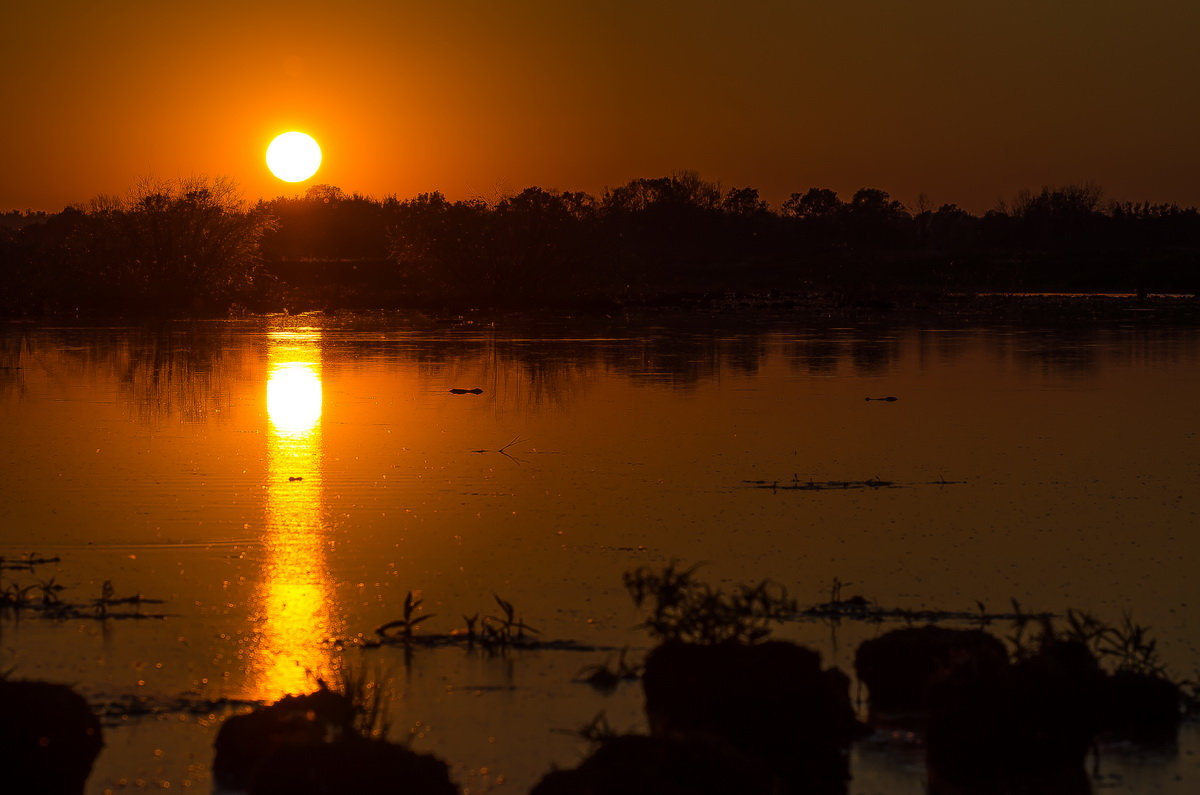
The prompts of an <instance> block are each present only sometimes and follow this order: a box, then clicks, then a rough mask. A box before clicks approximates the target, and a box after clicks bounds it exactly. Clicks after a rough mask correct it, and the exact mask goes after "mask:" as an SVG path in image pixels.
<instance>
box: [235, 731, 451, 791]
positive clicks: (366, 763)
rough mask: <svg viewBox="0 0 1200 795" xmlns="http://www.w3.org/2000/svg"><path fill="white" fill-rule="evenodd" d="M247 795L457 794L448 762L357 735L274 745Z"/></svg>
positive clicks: (259, 767) (393, 744)
mask: <svg viewBox="0 0 1200 795" xmlns="http://www.w3.org/2000/svg"><path fill="white" fill-rule="evenodd" d="M247 793H248V795H343V793H364V795H366V794H368V793H369V795H391V794H392V793H394V794H395V795H458V787H456V786H454V784H453V783H452V782H451V781H450V772H449V769H448V768H447V767H446V763H445V762H442V761H441V760H440V759H437V758H435V757H434V756H432V755H430V754H418V753H416V752H415V751H410V750H409V749H408V748H405V747H404V746H402V745H397V744H396V743H389V742H384V741H382V740H364V739H360V738H356V737H351V738H348V739H343V740H339V741H337V742H333V743H318V744H315V745H288V746H283V747H280V748H277V749H275V750H274V751H273V752H272V753H271V754H270V755H269V756H268V757H267V758H266V759H264V760H263V761H262V763H261V764H260V765H259V766H258V767H257V768H256V769H255V771H254V773H253V775H252V776H251V780H250V786H249V787H248V789H247Z"/></svg>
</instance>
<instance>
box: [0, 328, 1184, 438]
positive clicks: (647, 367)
mask: <svg viewBox="0 0 1200 795" xmlns="http://www.w3.org/2000/svg"><path fill="white" fill-rule="evenodd" d="M326 320H328V322H327V323H325V325H326V326H327V328H328V331H329V333H327V335H326V338H325V343H324V345H325V346H326V351H325V354H324V357H325V359H326V361H328V362H329V363H331V364H333V363H335V362H341V363H343V364H345V365H348V366H349V367H350V368H356V367H361V366H369V367H380V366H384V367H386V366H387V365H388V364H393V365H399V366H405V367H408V368H414V367H415V369H416V371H417V373H418V374H419V375H420V376H421V380H422V381H424V382H426V384H427V385H429V386H430V388H435V385H436V388H441V387H442V386H445V387H446V388H450V387H465V388H473V387H482V388H483V389H485V390H486V391H487V392H488V393H489V394H492V395H496V396H497V397H498V404H499V406H500V407H501V408H503V407H520V408H535V409H542V408H554V409H558V410H562V409H566V408H568V407H570V405H571V404H572V403H573V402H574V401H575V400H576V399H577V397H578V396H579V395H581V394H583V393H585V392H586V390H588V389H589V388H590V387H591V386H592V385H593V384H595V383H597V381H598V379H601V378H603V377H610V376H614V375H615V376H620V377H623V378H625V379H627V380H628V382H629V383H632V384H634V385H645V386H653V387H665V388H668V389H671V390H676V391H691V390H694V389H696V388H697V387H699V386H701V385H703V384H705V383H706V382H709V381H712V380H715V379H717V378H719V377H720V376H721V375H722V374H725V375H731V376H754V375H756V374H758V373H759V372H761V370H762V369H763V368H764V367H765V366H767V364H768V363H769V362H770V361H771V359H772V357H776V359H777V361H778V362H779V363H781V364H782V365H783V366H786V367H788V368H790V369H791V370H793V371H794V372H799V373H807V374H809V375H819V376H833V375H836V374H838V373H839V372H844V371H850V372H853V373H856V374H867V375H871V374H880V373H886V372H888V371H891V370H894V369H895V368H896V367H897V366H899V365H900V364H901V363H902V360H903V359H904V357H915V358H916V359H917V362H915V363H914V364H913V366H916V367H919V366H924V365H925V364H927V363H932V361H936V362H937V363H938V364H939V365H940V366H950V365H953V364H954V362H955V361H956V360H958V359H961V358H968V357H978V356H981V355H982V356H987V357H988V358H989V359H991V360H992V361H993V362H994V363H995V366H997V367H1004V366H1006V364H1005V363H1011V364H1012V365H1015V366H1016V367H1017V368H1018V369H1019V370H1021V371H1023V372H1041V373H1045V374H1052V375H1055V376H1058V377H1083V376H1086V375H1089V374H1092V373H1094V372H1095V371H1097V369H1098V368H1100V367H1102V366H1104V365H1111V366H1118V367H1136V366H1142V365H1155V364H1170V363H1173V362H1177V361H1180V360H1182V359H1185V358H1187V359H1189V360H1191V359H1194V358H1195V357H1196V356H1197V350H1198V344H1197V334H1196V330H1195V329H1186V328H1182V329H1170V328H1140V327H1136V328H1132V327H1131V328H1107V329H1099V328H1090V329H1081V328H1059V329H1040V330H1030V329H1008V330H997V329H959V330H944V329H943V330H938V331H923V330H918V329H904V328H892V327H882V326H880V327H874V328H872V327H859V328H854V329H850V328H827V329H818V328H805V329H802V330H796V329H787V328H783V327H780V326H775V327H769V328H764V327H755V328H751V329H749V330H747V329H746V328H745V327H741V328H739V327H737V326H736V325H732V324H730V325H727V326H725V327H721V328H711V327H710V328H703V329H701V328H697V327H695V326H692V327H686V326H684V327H682V328H679V327H675V326H672V327H664V326H643V327H638V326H634V325H620V326H617V325H609V326H605V325H590V326H588V325H582V324H578V323H575V324H542V325H527V326H520V325H516V324H514V325H512V326H510V327H506V328H499V329H494V328H483V327H481V328H479V329H477V330H475V329H470V330H463V329H461V328H445V327H440V328H439V327H436V326H435V327H425V328H421V329H412V328H398V325H399V323H398V322H395V321H392V322H388V321H380V320H366V321H364V320H363V319H357V320H353V321H350V322H347V321H345V320H343V319H336V318H334V319H325V318H309V319H306V320H305V322H306V323H313V324H314V325H316V324H321V323H323V322H324V321H326ZM339 324H341V328H340V329H339ZM265 329H266V325H265V322H249V323H232V324H226V323H211V324H197V325H188V326H184V325H179V324H172V325H167V326H164V327H161V328H145V329H79V330H70V329H64V330H54V331H49V330H47V331H37V330H35V331H31V332H27V333H24V334H22V333H18V332H12V333H8V334H5V335H3V336H0V366H6V367H25V368H27V369H26V370H0V390H7V391H9V392H11V391H12V390H14V389H16V390H21V389H23V388H24V387H23V384H24V381H23V380H22V379H23V378H24V379H27V378H28V372H29V369H28V368H29V367H30V366H31V362H33V361H39V362H40V363H41V364H43V365H45V366H44V367H42V368H39V369H44V370H45V371H46V372H48V373H50V374H51V377H54V371H55V370H56V369H57V368H58V367H60V366H62V365H59V364H57V363H56V362H62V363H65V364H66V366H68V367H81V368H90V369H92V370H95V371H98V372H99V373H101V374H104V373H107V374H110V377H112V378H114V379H115V380H116V381H117V382H118V384H119V385H120V392H121V393H122V394H123V395H125V396H126V398H127V399H128V400H129V401H130V403H131V405H132V406H133V407H134V410H135V412H136V416H137V418H138V419H139V420H140V421H143V422H147V423H152V424H153V423H158V422H161V421H163V420H164V419H166V418H168V417H179V418H181V419H183V420H184V421H188V422H199V421H205V420H207V419H210V418H211V417H212V416H213V415H214V414H216V413H217V412H218V410H224V409H225V408H226V407H228V406H229V405H230V404H231V403H232V401H233V397H234V396H233V394H232V389H233V387H234V384H235V383H238V382H242V381H251V380H255V379H257V378H260V377H261V375H262V374H261V373H260V372H259V369H261V355H260V354H261V352H262V348H263V346H264V345H265V341H264V334H265ZM218 416H219V415H218Z"/></svg>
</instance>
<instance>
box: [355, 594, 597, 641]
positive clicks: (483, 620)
mask: <svg viewBox="0 0 1200 795" xmlns="http://www.w3.org/2000/svg"><path fill="white" fill-rule="evenodd" d="M492 599H493V600H494V601H495V603H496V605H497V606H498V607H499V608H500V611H499V614H488V615H482V613H481V611H477V612H475V613H474V614H472V615H469V616H468V615H464V616H463V621H464V622H465V623H466V627H465V628H460V629H456V630H453V631H452V632H449V633H441V632H429V633H423V634H417V633H415V632H414V631H413V630H414V629H415V627H416V625H417V624H419V623H421V622H422V621H425V620H426V619H427V618H433V616H432V615H429V616H417V615H415V613H416V611H417V609H418V608H419V607H420V605H421V600H419V599H414V598H413V596H412V592H411V591H410V592H409V593H408V595H407V596H406V597H405V600H404V607H403V615H402V617H401V618H398V619H396V620H394V621H389V622H387V623H386V624H381V625H380V626H379V627H377V628H376V629H375V635H376V637H375V638H373V639H365V638H363V636H361V635H359V636H358V637H357V638H346V639H340V640H337V641H335V643H336V644H337V645H338V646H342V647H344V646H348V645H353V646H359V647H361V648H364V649H375V648H379V647H381V646H398V645H399V646H404V647H405V649H407V650H411V649H413V648H418V647H440V646H461V647H463V648H466V649H482V650H483V651H485V652H487V653H489V654H497V653H504V652H507V651H508V650H509V649H557V650H561V651H604V650H608V649H606V648H605V647H601V646H590V645H587V644H583V643H578V642H576V641H573V640H538V639H535V638H533V637H531V635H540V634H541V632H540V630H538V629H535V628H534V627H532V626H530V625H529V624H528V623H526V622H525V619H524V617H522V616H521V614H520V613H519V612H518V611H517V609H516V608H515V607H514V606H513V604H512V602H509V601H508V600H506V599H504V598H503V597H501V596H500V595H499V594H496V593H493V594H492Z"/></svg>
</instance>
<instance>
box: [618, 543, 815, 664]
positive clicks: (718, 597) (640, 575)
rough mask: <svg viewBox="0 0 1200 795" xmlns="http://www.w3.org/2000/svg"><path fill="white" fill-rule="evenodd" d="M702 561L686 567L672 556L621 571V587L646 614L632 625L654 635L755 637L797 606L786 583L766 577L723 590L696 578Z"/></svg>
mask: <svg viewBox="0 0 1200 795" xmlns="http://www.w3.org/2000/svg"><path fill="white" fill-rule="evenodd" d="M701 565H702V564H696V565H694V566H691V567H689V568H686V569H681V568H679V562H678V561H672V562H671V563H669V564H668V565H667V566H666V567H664V568H663V569H662V570H661V571H655V570H653V569H650V568H649V567H646V566H641V567H638V568H636V569H632V570H630V571H627V572H625V574H624V575H623V576H622V579H623V582H624V584H625V589H626V590H627V591H628V592H629V595H630V597H631V598H632V599H633V602H634V605H636V606H637V607H638V608H643V607H645V608H648V610H649V615H648V616H647V618H646V620H645V621H643V622H642V623H641V624H639V625H638V628H639V629H644V630H646V631H647V632H649V634H650V636H651V637H653V638H655V639H656V640H658V641H682V642H684V643H697V644H704V645H713V644H717V643H757V642H758V641H761V640H763V639H765V638H767V637H768V636H769V635H770V634H771V631H772V627H773V626H774V625H775V624H778V623H780V622H782V621H783V620H784V619H785V618H788V617H790V616H792V615H794V614H795V613H796V612H797V606H796V602H795V600H793V599H791V598H789V597H788V593H787V589H786V588H785V587H784V586H782V585H779V584H778V583H775V582H773V581H771V580H762V581H760V582H759V583H758V584H756V585H745V584H738V585H735V586H733V587H732V588H731V589H730V590H729V591H726V590H724V589H721V588H714V587H712V586H711V585H709V584H707V583H705V582H702V581H700V580H699V579H698V578H696V576H695V574H696V571H697V570H698V569H699V568H700V566H701Z"/></svg>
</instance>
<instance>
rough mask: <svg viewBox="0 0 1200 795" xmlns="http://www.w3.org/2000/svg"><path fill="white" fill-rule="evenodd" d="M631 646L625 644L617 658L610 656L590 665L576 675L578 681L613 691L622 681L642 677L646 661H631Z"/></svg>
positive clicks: (603, 690) (598, 688) (606, 691)
mask: <svg viewBox="0 0 1200 795" xmlns="http://www.w3.org/2000/svg"><path fill="white" fill-rule="evenodd" d="M628 654H629V647H628V646H625V647H623V648H622V649H621V651H620V652H619V653H618V654H617V657H616V659H615V660H614V659H613V658H612V657H609V658H608V659H607V660H605V661H604V662H602V663H597V664H595V665H588V666H586V667H584V668H583V669H581V670H580V671H579V673H578V674H576V675H575V681H576V682H582V683H584V684H588V685H591V686H592V687H594V688H596V689H597V690H599V691H600V692H602V693H611V692H613V691H614V690H616V689H617V685H619V684H621V682H628V681H635V680H637V679H640V678H641V677H642V672H643V671H644V670H645V668H646V666H645V664H644V663H630V662H629V661H628V660H627V659H626V658H627V655H628Z"/></svg>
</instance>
